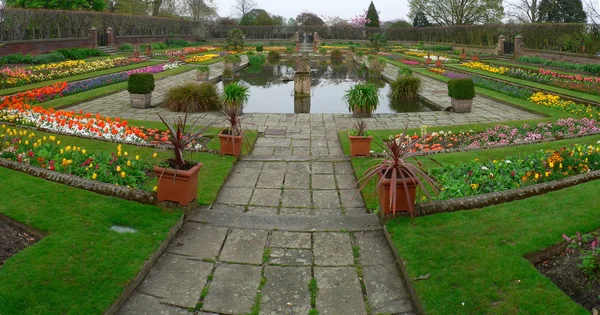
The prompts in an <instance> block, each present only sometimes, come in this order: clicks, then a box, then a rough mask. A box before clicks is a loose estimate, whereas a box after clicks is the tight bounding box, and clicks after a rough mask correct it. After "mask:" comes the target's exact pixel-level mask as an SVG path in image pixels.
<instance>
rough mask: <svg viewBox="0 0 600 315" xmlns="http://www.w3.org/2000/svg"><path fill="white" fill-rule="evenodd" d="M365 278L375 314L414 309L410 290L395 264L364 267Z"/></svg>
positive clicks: (370, 303)
mask: <svg viewBox="0 0 600 315" xmlns="http://www.w3.org/2000/svg"><path fill="white" fill-rule="evenodd" d="M363 280H364V283H365V288H366V291H367V299H368V301H369V305H371V308H372V310H373V313H374V314H398V313H404V312H410V311H413V307H412V304H411V301H410V299H409V298H408V291H407V290H406V288H405V287H404V284H403V282H402V278H400V275H399V274H398V270H397V269H396V266H395V265H385V266H366V267H363Z"/></svg>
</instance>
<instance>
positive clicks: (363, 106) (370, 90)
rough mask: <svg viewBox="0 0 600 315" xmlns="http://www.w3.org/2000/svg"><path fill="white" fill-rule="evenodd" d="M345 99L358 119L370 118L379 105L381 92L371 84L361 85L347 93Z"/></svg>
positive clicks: (355, 86)
mask: <svg viewBox="0 0 600 315" xmlns="http://www.w3.org/2000/svg"><path fill="white" fill-rule="evenodd" d="M343 99H344V100H345V101H346V102H347V103H348V110H349V111H350V112H352V113H353V114H354V115H355V116H356V117H369V116H371V114H372V113H373V112H374V111H375V110H376V109H377V106H378V105H379V90H378V89H377V87H375V85H373V84H370V83H359V84H356V85H354V86H352V87H351V88H350V89H348V90H347V91H346V94H344V97H343Z"/></svg>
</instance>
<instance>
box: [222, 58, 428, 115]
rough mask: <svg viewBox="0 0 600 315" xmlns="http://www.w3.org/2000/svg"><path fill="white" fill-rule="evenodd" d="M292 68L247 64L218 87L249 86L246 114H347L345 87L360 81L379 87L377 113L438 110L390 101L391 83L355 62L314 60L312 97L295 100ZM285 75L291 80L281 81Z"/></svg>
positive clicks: (284, 64) (312, 66)
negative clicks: (228, 85) (333, 62)
mask: <svg viewBox="0 0 600 315" xmlns="http://www.w3.org/2000/svg"><path fill="white" fill-rule="evenodd" d="M293 71H294V70H293V67H292V62H288V63H286V62H282V63H278V64H268V63H267V64H265V65H264V66H258V67H256V66H254V67H248V68H245V69H243V70H242V71H240V72H239V73H237V74H236V75H235V77H234V78H233V80H231V79H230V80H224V81H223V82H220V83H219V88H220V89H222V88H223V84H229V83H230V82H235V81H237V82H238V83H240V84H242V85H244V86H247V87H249V92H250V97H249V100H248V102H247V103H246V106H245V107H244V113H296V114H299V113H338V114H348V113H350V111H349V110H348V105H347V104H346V102H345V101H344V100H343V99H342V98H343V96H344V94H345V92H346V90H348V89H349V88H350V87H352V86H353V85H355V84H357V83H361V82H369V83H373V84H375V85H376V86H377V87H379V97H380V98H379V101H380V102H379V106H378V108H377V110H376V111H375V113H376V114H383V113H401V112H426V111H432V110H435V109H433V108H431V107H430V106H429V105H428V104H426V103H425V102H423V101H421V100H416V101H414V102H411V103H407V102H395V101H392V100H390V98H389V97H388V94H389V92H390V86H389V84H388V83H386V82H385V81H384V80H383V79H381V78H373V77H372V75H369V74H368V72H367V71H365V70H364V69H363V68H362V67H360V66H359V65H357V64H354V63H340V64H331V63H330V62H324V61H314V60H313V61H311V80H312V83H311V97H310V98H300V99H294V81H293ZM285 78H292V80H291V81H287V82H286V81H285V80H282V79H285Z"/></svg>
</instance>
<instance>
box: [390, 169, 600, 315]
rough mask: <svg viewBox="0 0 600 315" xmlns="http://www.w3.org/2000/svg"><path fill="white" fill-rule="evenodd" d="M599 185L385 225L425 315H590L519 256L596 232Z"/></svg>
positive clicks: (573, 188)
mask: <svg viewBox="0 0 600 315" xmlns="http://www.w3.org/2000/svg"><path fill="white" fill-rule="evenodd" d="M599 189H600V181H598V180H596V181H592V182H588V183H585V184H581V185H578V186H575V187H571V188H567V189H563V190H559V191H555V192H551V193H548V194H545V195H541V196H536V197H532V198H528V199H524V200H519V201H515V202H510V203H505V204H501V205H496V206H492V207H486V208H483V209H479V210H471V211H459V212H453V213H443V214H436V215H431V216H426V217H418V218H415V219H414V221H411V220H410V219H407V218H401V219H396V220H393V221H391V222H389V223H388V224H387V228H388V230H389V231H390V233H391V235H392V239H393V242H394V244H395V246H396V247H397V248H398V251H399V254H400V255H401V256H402V259H403V260H404V261H406V267H407V269H408V273H409V276H410V277H411V278H415V277H418V276H422V275H426V274H429V275H431V276H430V278H428V279H427V280H422V281H414V282H413V284H414V286H415V288H416V292H417V295H418V298H419V300H420V301H421V303H422V304H423V305H424V308H425V311H426V312H427V314H589V313H588V312H587V311H586V310H585V309H583V308H582V307H580V306H579V305H578V304H576V303H575V302H573V301H572V300H571V299H570V298H569V296H568V295H567V294H565V293H563V292H562V291H561V290H560V289H559V288H558V287H557V286H555V285H554V284H553V283H552V282H551V280H549V279H548V278H546V277H545V276H543V275H542V274H540V273H539V272H538V271H537V270H536V269H535V267H534V266H533V265H532V264H531V263H530V262H529V261H528V260H526V259H525V258H524V256H525V255H526V254H529V253H534V252H537V251H539V250H541V249H543V248H545V247H549V246H552V245H554V244H557V243H560V242H561V241H563V240H562V238H561V235H562V234H563V233H564V234H566V235H573V234H575V233H576V232H582V233H584V232H589V231H592V230H594V229H596V228H598V227H600V221H599V220H598V216H599V213H600V194H598V190H599Z"/></svg>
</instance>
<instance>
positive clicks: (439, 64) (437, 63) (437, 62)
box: [435, 59, 442, 67]
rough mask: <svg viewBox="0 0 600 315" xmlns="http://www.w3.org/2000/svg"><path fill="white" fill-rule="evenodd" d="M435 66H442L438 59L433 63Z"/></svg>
mask: <svg viewBox="0 0 600 315" xmlns="http://www.w3.org/2000/svg"><path fill="white" fill-rule="evenodd" d="M435 66H436V67H441V66H442V61H441V60H439V59H438V60H436V61H435Z"/></svg>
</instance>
